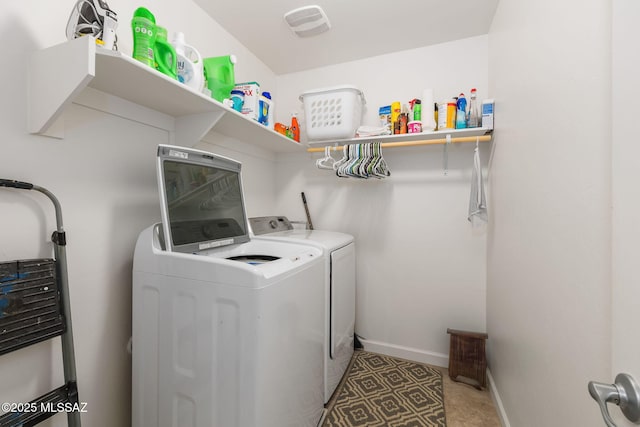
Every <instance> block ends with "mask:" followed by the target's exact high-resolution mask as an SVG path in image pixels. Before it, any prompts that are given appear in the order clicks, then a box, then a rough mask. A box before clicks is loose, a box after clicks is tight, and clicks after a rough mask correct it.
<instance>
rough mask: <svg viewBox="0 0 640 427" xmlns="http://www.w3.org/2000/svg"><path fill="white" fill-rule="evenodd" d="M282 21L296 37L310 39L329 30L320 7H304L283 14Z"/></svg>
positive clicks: (327, 21)
mask: <svg viewBox="0 0 640 427" xmlns="http://www.w3.org/2000/svg"><path fill="white" fill-rule="evenodd" d="M284 20H285V21H286V22H287V25H289V28H291V31H293V32H294V33H295V34H296V35H297V36H298V37H311V36H315V35H318V34H321V33H324V32H325V31H328V30H329V29H330V28H331V24H330V23H329V18H327V15H326V14H325V13H324V10H322V8H321V7H320V6H304V7H300V8H298V9H294V10H291V11H289V12H287V13H285V14H284Z"/></svg>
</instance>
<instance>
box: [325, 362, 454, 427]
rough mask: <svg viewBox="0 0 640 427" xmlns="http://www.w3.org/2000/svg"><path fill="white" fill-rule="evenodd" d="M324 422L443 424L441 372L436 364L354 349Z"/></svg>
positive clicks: (344, 425)
mask: <svg viewBox="0 0 640 427" xmlns="http://www.w3.org/2000/svg"><path fill="white" fill-rule="evenodd" d="M336 393H337V398H335V402H334V403H333V404H332V405H330V406H329V412H328V414H327V417H326V418H325V422H324V424H323V427H359V426H363V427H383V426H385V427H386V426H389V427H436V426H437V427H441V426H446V421H445V414H444V399H443V395H442V374H441V373H440V371H438V370H437V369H435V368H432V367H430V366H427V365H423V364H421V363H415V362H409V361H406V360H401V359H396V358H393V357H388V356H383V355H380V354H376V353H369V352H365V351H357V352H356V353H355V355H354V360H353V363H352V366H351V369H350V370H349V372H348V374H347V378H346V381H344V383H343V384H342V385H341V388H339V389H338V391H337V392H336Z"/></svg>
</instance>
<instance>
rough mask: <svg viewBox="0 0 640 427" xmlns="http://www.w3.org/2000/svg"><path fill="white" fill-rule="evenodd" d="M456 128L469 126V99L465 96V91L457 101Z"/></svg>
mask: <svg viewBox="0 0 640 427" xmlns="http://www.w3.org/2000/svg"><path fill="white" fill-rule="evenodd" d="M456 110H457V111H456V129H464V128H466V127H467V120H466V118H467V113H466V111H467V100H466V98H465V97H464V93H461V94H460V96H458V101H457V102H456Z"/></svg>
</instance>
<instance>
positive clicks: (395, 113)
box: [391, 101, 401, 134]
mask: <svg viewBox="0 0 640 427" xmlns="http://www.w3.org/2000/svg"><path fill="white" fill-rule="evenodd" d="M400 112H401V107H400V101H394V102H392V103H391V133H392V134H396V133H400V122H399V121H398V119H399V118H400Z"/></svg>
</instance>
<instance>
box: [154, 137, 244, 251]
mask: <svg viewBox="0 0 640 427" xmlns="http://www.w3.org/2000/svg"><path fill="white" fill-rule="evenodd" d="M157 168H158V187H159V191H160V205H161V208H162V225H163V230H164V236H165V244H166V247H167V250H168V251H175V252H197V251H201V250H204V249H210V248H214V247H219V246H226V245H232V244H237V243H243V242H248V241H249V227H248V223H247V217H246V214H245V208H244V199H243V195H242V181H241V177H240V169H241V164H240V162H237V161H235V160H232V159H228V158H226V157H222V156H217V155H214V154H211V153H207V152H204V151H200V150H194V149H189V148H184V147H173V146H169V145H160V146H159V147H158V162H157Z"/></svg>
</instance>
